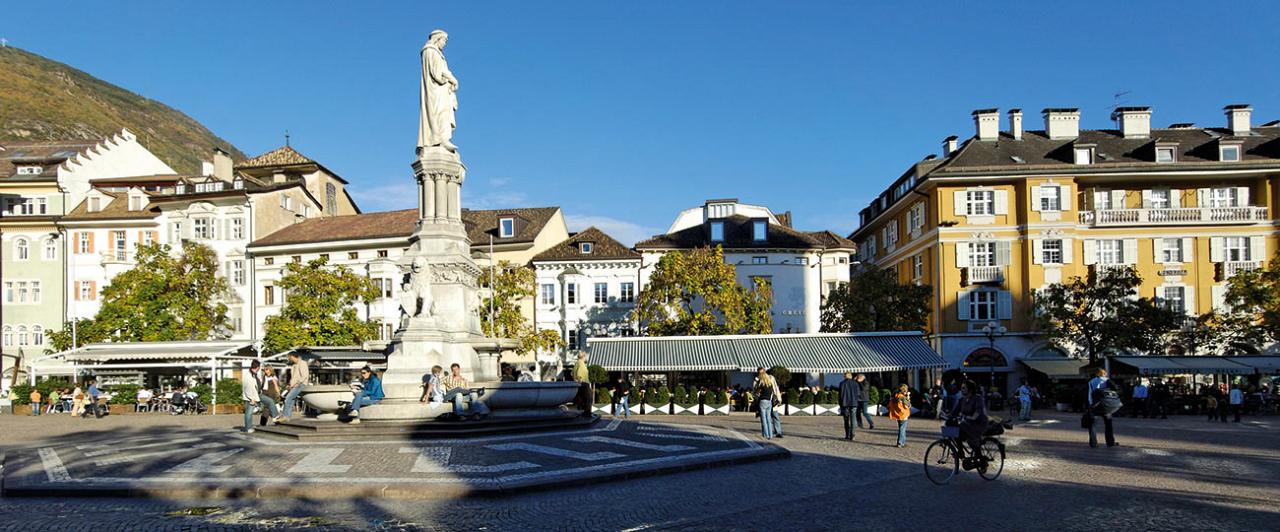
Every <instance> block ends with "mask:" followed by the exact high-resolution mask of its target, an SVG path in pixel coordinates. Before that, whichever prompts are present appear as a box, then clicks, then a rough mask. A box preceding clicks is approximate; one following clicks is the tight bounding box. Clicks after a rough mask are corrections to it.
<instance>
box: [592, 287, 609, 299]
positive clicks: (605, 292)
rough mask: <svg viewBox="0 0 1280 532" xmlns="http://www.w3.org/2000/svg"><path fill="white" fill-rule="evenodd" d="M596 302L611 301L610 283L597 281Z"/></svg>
mask: <svg viewBox="0 0 1280 532" xmlns="http://www.w3.org/2000/svg"><path fill="white" fill-rule="evenodd" d="M595 296H596V303H608V302H609V283H596V286H595Z"/></svg>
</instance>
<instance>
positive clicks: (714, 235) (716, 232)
mask: <svg viewBox="0 0 1280 532" xmlns="http://www.w3.org/2000/svg"><path fill="white" fill-rule="evenodd" d="M711 241H712V242H724V222H719V221H716V222H711Z"/></svg>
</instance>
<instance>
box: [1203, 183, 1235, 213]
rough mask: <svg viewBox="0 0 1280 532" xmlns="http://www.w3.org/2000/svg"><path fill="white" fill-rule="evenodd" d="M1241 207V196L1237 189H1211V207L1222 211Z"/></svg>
mask: <svg viewBox="0 0 1280 532" xmlns="http://www.w3.org/2000/svg"><path fill="white" fill-rule="evenodd" d="M1239 205H1240V194H1239V191H1238V190H1237V189H1236V187H1214V188H1211V189H1209V207H1211V208H1215V209H1221V208H1226V207H1237V206H1239Z"/></svg>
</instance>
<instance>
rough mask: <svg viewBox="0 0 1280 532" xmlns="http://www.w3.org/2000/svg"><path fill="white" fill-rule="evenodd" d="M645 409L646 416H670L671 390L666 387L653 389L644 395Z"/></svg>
mask: <svg viewBox="0 0 1280 532" xmlns="http://www.w3.org/2000/svg"><path fill="white" fill-rule="evenodd" d="M644 407H645V408H644V413H645V414H670V413H671V390H668V389H667V387H666V386H659V387H657V388H651V389H650V390H649V391H648V392H647V393H645V394H644Z"/></svg>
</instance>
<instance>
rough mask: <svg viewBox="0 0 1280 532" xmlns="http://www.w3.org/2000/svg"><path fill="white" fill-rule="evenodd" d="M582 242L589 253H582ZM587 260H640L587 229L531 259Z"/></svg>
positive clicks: (626, 249) (636, 255) (629, 251)
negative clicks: (588, 249) (587, 246)
mask: <svg viewBox="0 0 1280 532" xmlns="http://www.w3.org/2000/svg"><path fill="white" fill-rule="evenodd" d="M583 242H590V243H591V253H583V252H582V248H581V244H582V243H583ZM588 260H640V254H639V253H636V252H635V251H632V250H631V249H628V248H627V246H624V245H622V243H621V242H618V241H617V240H615V239H614V238H613V237H611V236H609V235H607V234H605V232H604V231H601V230H599V229H596V228H595V227H588V228H587V229H586V230H584V231H582V232H580V233H578V234H575V235H573V236H571V237H569V238H568V239H567V240H565V241H564V242H561V243H559V244H556V245H555V246H552V247H551V248H549V249H547V250H546V251H543V252H542V253H539V254H537V255H535V256H534V257H533V262H548V261H588Z"/></svg>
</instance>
